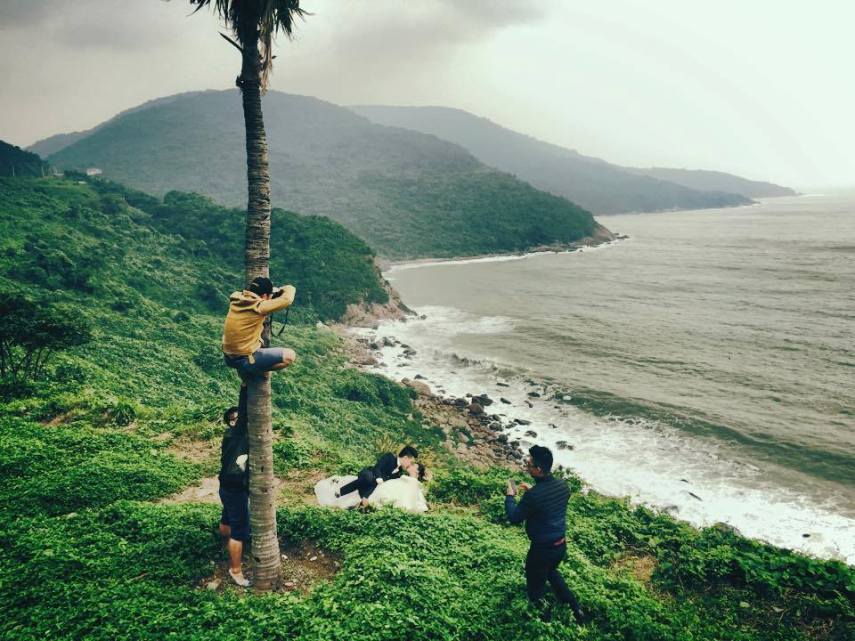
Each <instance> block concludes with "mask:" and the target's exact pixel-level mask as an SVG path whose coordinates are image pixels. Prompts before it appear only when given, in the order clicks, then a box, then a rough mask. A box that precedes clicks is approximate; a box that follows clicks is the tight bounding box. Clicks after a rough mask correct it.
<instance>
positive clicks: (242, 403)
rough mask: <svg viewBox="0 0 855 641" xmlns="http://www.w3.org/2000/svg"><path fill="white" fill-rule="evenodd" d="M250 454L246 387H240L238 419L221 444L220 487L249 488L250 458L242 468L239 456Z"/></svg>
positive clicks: (237, 490) (244, 489) (240, 489)
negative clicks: (239, 463)
mask: <svg viewBox="0 0 855 641" xmlns="http://www.w3.org/2000/svg"><path fill="white" fill-rule="evenodd" d="M243 454H247V455H248V454H249V435H248V433H247V417H246V387H244V386H241V388H240V399H239V401H238V420H237V424H236V425H235V426H234V427H228V428H226V431H225V433H224V434H223V442H222V444H221V445H220V474H219V479H220V487H221V488H223V489H224V490H230V491H233V492H241V491H246V490H248V489H249V460H247V461H246V462H245V463H244V468H243V469H241V468H240V466H239V465H238V463H237V458H238V457H239V456H241V455H243Z"/></svg>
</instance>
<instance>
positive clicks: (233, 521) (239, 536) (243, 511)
mask: <svg viewBox="0 0 855 641" xmlns="http://www.w3.org/2000/svg"><path fill="white" fill-rule="evenodd" d="M220 502H221V503H222V504H223V512H222V515H221V516H220V523H222V524H223V525H228V526H229V527H230V528H231V531H232V533H231V538H233V539H234V540H235V541H244V542H246V541H248V540H249V491H247V490H231V489H227V488H224V487H220Z"/></svg>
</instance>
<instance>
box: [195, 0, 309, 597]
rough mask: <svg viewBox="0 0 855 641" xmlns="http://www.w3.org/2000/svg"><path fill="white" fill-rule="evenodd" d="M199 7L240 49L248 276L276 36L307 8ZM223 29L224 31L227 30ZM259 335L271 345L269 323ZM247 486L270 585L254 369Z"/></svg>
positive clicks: (267, 477) (255, 251)
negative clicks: (222, 24)
mask: <svg viewBox="0 0 855 641" xmlns="http://www.w3.org/2000/svg"><path fill="white" fill-rule="evenodd" d="M189 2H190V4H192V5H196V11H199V10H200V9H202V8H204V7H208V6H210V7H212V8H213V10H214V13H215V14H216V15H217V16H218V17H219V18H221V19H222V20H223V21H224V22H225V23H226V24H227V25H228V26H229V28H230V29H231V32H232V36H233V37H228V36H226V35H223V37H224V38H226V40H228V41H229V42H230V43H231V44H232V45H233V46H234V47H235V48H236V49H237V50H238V51H240V54H241V71H240V75H239V76H238V78H237V83H236V84H237V86H238V87H239V88H240V91H241V99H242V101H243V116H244V126H245V128H246V175H247V183H248V184H247V187H248V190H247V191H248V199H247V208H246V242H245V250H244V263H245V272H244V275H245V282H246V283H250V282H252V280H253V279H254V278H257V277H259V276H262V277H265V278H266V277H267V276H268V275H269V262H270V170H269V168H268V160H267V137H266V135H265V131H264V118H263V116H262V113H261V95H262V93H264V91H265V89H266V88H267V79H268V76H269V75H270V71H271V69H272V68H273V37H274V36H275V35H276V34H277V33H279V32H282V33H284V34H285V35H286V36H288V37H290V36H291V33H292V31H293V28H294V21H295V19H296V18H297V17H303V16H305V15H306V14H305V12H304V11H303V10H302V9H300V0H189ZM221 35H222V34H221ZM261 339H262V341H263V344H264V346H265V347H266V346H267V345H268V343H269V340H270V331H269V329H267V330H265V331H263V333H262V336H261ZM247 392H248V403H247V422H248V434H249V452H250V454H249V471H250V475H249V490H250V500H251V502H252V513H251V521H252V532H253V534H252V558H253V561H254V568H253V570H254V571H253V574H254V577H253V578H254V584H255V587H256V589H260V590H268V589H270V588H272V587H273V586H274V585H276V583H278V581H279V579H280V573H281V567H282V565H281V559H280V553H279V539H278V538H277V536H276V505H275V496H274V492H273V429H272V426H271V422H272V417H271V412H272V410H271V399H270V380H269V378H267V377H253V378H252V379H250V380H249V382H248V388H247Z"/></svg>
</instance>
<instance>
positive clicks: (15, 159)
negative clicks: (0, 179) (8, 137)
mask: <svg viewBox="0 0 855 641" xmlns="http://www.w3.org/2000/svg"><path fill="white" fill-rule="evenodd" d="M48 171H49V166H48V164H47V163H46V162H45V161H44V160H42V159H41V158H39V156H38V155H37V154H34V153H32V152H29V151H24V150H23V149H21V148H20V147H16V146H15V145H10V144H9V143H8V142H3V141H2V140H0V176H12V177H22V176H44V175H45V174H46V173H48Z"/></svg>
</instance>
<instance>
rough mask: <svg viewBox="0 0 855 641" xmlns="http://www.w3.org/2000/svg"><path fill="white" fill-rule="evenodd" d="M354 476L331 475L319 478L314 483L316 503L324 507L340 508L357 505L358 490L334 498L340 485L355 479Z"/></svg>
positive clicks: (358, 499) (344, 508)
mask: <svg viewBox="0 0 855 641" xmlns="http://www.w3.org/2000/svg"><path fill="white" fill-rule="evenodd" d="M355 480H356V477H355V476H353V475H351V476H331V477H329V478H326V479H321V480H320V481H318V482H317V483H315V497H316V498H317V499H318V505H323V506H324V507H337V508H340V509H342V510H346V509H347V508H351V507H356V506H357V505H359V501H360V498H359V492H351V493H350V494H345V495H344V496H340V497H338V498H336V496H335V493H336V492H338V489H339V488H340V487H341V486H342V485H346V484H347V483H350V482H351V481H355Z"/></svg>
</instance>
